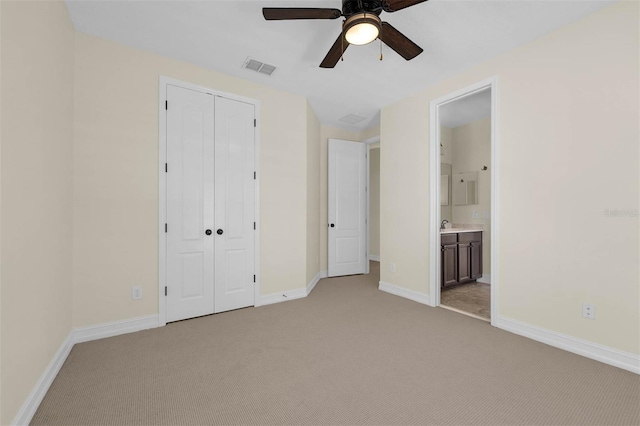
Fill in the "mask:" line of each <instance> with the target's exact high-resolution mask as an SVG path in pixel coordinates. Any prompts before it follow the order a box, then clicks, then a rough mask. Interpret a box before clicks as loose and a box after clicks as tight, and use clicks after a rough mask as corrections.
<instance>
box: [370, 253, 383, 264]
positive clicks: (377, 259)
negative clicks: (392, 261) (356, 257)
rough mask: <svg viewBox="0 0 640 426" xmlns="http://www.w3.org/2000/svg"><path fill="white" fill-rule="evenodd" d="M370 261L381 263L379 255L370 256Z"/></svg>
mask: <svg viewBox="0 0 640 426" xmlns="http://www.w3.org/2000/svg"><path fill="white" fill-rule="evenodd" d="M369 260H373V261H374V262H380V256H379V255H377V254H370V255H369Z"/></svg>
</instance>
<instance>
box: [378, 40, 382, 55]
mask: <svg viewBox="0 0 640 426" xmlns="http://www.w3.org/2000/svg"><path fill="white" fill-rule="evenodd" d="M378 40H380V39H378ZM380 60H382V40H380Z"/></svg>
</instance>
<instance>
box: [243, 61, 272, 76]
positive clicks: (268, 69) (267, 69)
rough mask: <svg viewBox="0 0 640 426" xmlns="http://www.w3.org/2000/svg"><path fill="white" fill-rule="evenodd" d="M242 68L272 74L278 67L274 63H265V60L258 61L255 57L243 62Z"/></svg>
mask: <svg viewBox="0 0 640 426" xmlns="http://www.w3.org/2000/svg"><path fill="white" fill-rule="evenodd" d="M242 68H245V69H248V70H250V71H255V72H259V73H260V74H264V75H268V76H271V75H272V74H273V73H274V72H275V70H276V67H274V66H273V65H269V64H265V63H264V62H260V61H256V60H255V59H251V58H247V60H246V61H244V64H242Z"/></svg>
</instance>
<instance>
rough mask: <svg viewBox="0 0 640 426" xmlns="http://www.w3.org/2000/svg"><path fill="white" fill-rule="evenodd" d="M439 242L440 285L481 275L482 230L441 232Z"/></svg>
mask: <svg viewBox="0 0 640 426" xmlns="http://www.w3.org/2000/svg"><path fill="white" fill-rule="evenodd" d="M440 244H441V251H442V256H441V262H442V264H441V270H442V272H441V287H450V286H453V285H456V284H463V283H467V282H471V281H475V280H477V279H478V278H480V277H482V231H469V232H464V231H463V232H448V233H443V234H441V236H440Z"/></svg>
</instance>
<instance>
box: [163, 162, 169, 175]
mask: <svg viewBox="0 0 640 426" xmlns="http://www.w3.org/2000/svg"><path fill="white" fill-rule="evenodd" d="M164 172H165V173H168V172H169V165H168V164H167V163H164Z"/></svg>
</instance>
